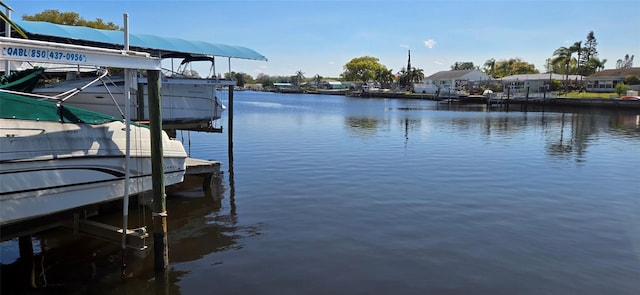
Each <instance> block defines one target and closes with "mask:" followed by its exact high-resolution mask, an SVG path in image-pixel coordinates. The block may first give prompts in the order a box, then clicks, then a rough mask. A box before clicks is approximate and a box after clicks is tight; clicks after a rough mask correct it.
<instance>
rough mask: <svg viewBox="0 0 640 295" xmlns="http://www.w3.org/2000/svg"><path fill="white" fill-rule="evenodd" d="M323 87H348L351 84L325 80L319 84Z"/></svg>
mask: <svg viewBox="0 0 640 295" xmlns="http://www.w3.org/2000/svg"><path fill="white" fill-rule="evenodd" d="M318 86H319V87H320V88H322V89H348V88H349V84H343V83H342V82H340V81H335V80H324V81H322V82H320V83H319V85H318Z"/></svg>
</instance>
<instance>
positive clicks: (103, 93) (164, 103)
mask: <svg viewBox="0 0 640 295" xmlns="http://www.w3.org/2000/svg"><path fill="white" fill-rule="evenodd" d="M89 81H91V79H78V80H69V81H63V82H60V83H56V84H53V85H49V86H47V87H41V88H36V89H34V90H33V93H36V94H42V95H48V96H54V95H58V94H60V93H63V92H65V91H67V90H69V89H74V88H79V87H82V86H83V85H85V84H86V83H88V82H89ZM138 82H140V84H141V85H144V87H145V88H146V86H147V80H146V78H139V79H138ZM161 85H162V86H161V114H162V121H163V122H164V123H185V122H206V123H210V122H213V121H215V120H218V119H220V118H221V117H222V112H223V110H224V106H223V104H222V103H221V102H220V101H219V100H218V98H217V91H216V86H217V84H215V83H213V80H205V79H186V78H167V77H163V78H162V81H161ZM106 86H107V87H108V89H107V87H105V85H103V84H102V83H96V84H95V85H92V86H90V87H87V88H86V89H84V90H82V91H80V92H78V93H77V94H75V95H73V96H71V97H69V98H68V99H67V100H65V101H64V103H63V105H68V106H74V107H78V108H82V109H86V110H91V111H94V112H99V113H103V114H108V115H111V116H114V117H118V118H121V117H122V114H124V112H125V109H124V106H125V96H124V94H123V93H124V92H123V91H122V89H123V88H124V77H111V78H110V81H109V82H108V83H106ZM143 92H144V91H143ZM110 93H111V94H110ZM144 93H145V95H144V100H143V101H138V98H137V97H136V94H135V93H134V94H132V95H131V109H130V110H131V116H132V117H131V118H132V120H137V121H146V120H149V108H148V105H149V102H148V99H149V98H148V95H146V92H144ZM112 95H113V98H112ZM114 99H115V101H116V103H117V106H116V103H114ZM121 111H122V113H121Z"/></svg>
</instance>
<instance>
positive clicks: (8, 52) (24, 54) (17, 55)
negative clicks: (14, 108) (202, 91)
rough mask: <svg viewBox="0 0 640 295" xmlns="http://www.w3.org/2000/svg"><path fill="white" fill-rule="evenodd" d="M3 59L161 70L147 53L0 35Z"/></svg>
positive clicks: (155, 60) (0, 53) (0, 50)
mask: <svg viewBox="0 0 640 295" xmlns="http://www.w3.org/2000/svg"><path fill="white" fill-rule="evenodd" d="M0 59H2V60H11V61H27V62H45V63H60V64H73V65H85V66H107V67H116V68H126V69H143V70H160V69H161V64H160V59H158V58H153V57H151V56H150V55H149V54H148V53H142V52H136V51H130V50H115V49H105V48H97V47H87V46H78V45H69V44H60V43H52V42H43V41H36V40H25V39H15V38H7V37H0Z"/></svg>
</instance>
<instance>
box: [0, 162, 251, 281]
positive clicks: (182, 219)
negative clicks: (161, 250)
mask: <svg viewBox="0 0 640 295" xmlns="http://www.w3.org/2000/svg"><path fill="white" fill-rule="evenodd" d="M229 176H230V177H232V176H233V173H232V171H230V173H229ZM224 180H225V179H224V176H223V175H221V176H220V177H218V178H214V179H213V180H212V184H213V187H212V190H211V191H210V192H207V193H205V192H204V191H202V190H200V191H199V193H198V191H197V190H188V189H185V190H183V191H180V192H174V193H176V194H174V195H171V196H170V197H168V199H167V210H168V212H169V215H168V218H167V227H168V234H167V236H168V245H169V261H170V265H169V270H168V272H167V278H166V279H167V282H168V284H166V285H161V286H157V285H156V284H154V283H153V282H154V278H155V277H154V271H153V269H154V267H153V264H154V259H153V256H154V255H153V247H152V240H151V239H152V238H151V237H150V238H148V239H147V242H146V244H147V245H149V246H150V247H149V248H148V249H147V250H144V251H138V250H129V249H128V250H127V251H126V252H125V253H124V257H125V262H126V268H125V269H124V273H125V275H126V278H123V277H122V273H123V272H122V270H123V269H122V255H123V252H122V251H121V249H120V246H119V245H118V244H114V243H108V242H104V241H101V240H98V239H95V238H89V237H85V236H78V235H74V234H73V233H72V232H70V231H66V230H61V229H55V230H51V231H47V232H43V233H40V234H38V235H35V236H33V244H34V245H35V251H34V252H35V255H34V256H33V257H32V258H22V257H21V258H18V259H16V260H15V261H13V262H12V263H7V264H2V265H0V266H1V268H2V269H1V270H2V292H1V293H2V294H21V293H23V292H27V291H28V292H29V293H35V294H38V293H42V294H45V293H46V294H69V293H90V294H124V293H138V292H140V293H141V294H148V293H149V290H153V288H159V289H156V291H159V293H160V294H179V287H178V285H177V282H179V281H180V280H181V277H183V276H185V275H188V274H189V272H188V271H186V272H185V271H179V270H175V269H173V268H172V267H171V265H172V264H175V263H188V262H191V261H196V260H199V259H202V257H204V256H206V255H209V254H211V253H215V252H221V251H230V250H238V249H242V248H243V244H242V243H241V242H240V240H241V239H243V238H250V237H254V236H257V235H259V234H260V232H259V228H258V227H257V226H239V225H238V218H237V215H236V214H237V208H236V204H235V196H234V195H233V194H234V192H235V188H234V187H233V185H234V184H233V180H232V178H230V179H228V184H229V187H228V189H229V190H228V191H229V192H230V195H229V199H228V201H229V202H227V203H225V202H223V200H224V199H225V195H224V194H225V192H226V191H227V190H226V189H225V188H224V186H223V183H224ZM150 213H151V210H149V209H147V208H145V207H144V206H143V207H138V208H132V210H130V216H131V220H136V221H135V222H131V224H132V225H133V226H138V225H145V224H146V225H147V226H148V227H153V222H152V220H151V216H150V215H151V214H150ZM121 218H122V217H121V216H120V215H119V212H118V211H117V210H116V212H114V213H112V214H105V215H101V216H99V217H98V218H96V219H95V220H97V221H100V222H103V223H106V224H112V225H116V226H117V224H118V223H119V222H121ZM148 232H153V230H152V229H148ZM5 247H12V248H13V250H15V251H17V242H16V241H10V242H7V243H4V244H3V253H6V252H7V250H6V249H4V248H5ZM219 263H221V262H219Z"/></svg>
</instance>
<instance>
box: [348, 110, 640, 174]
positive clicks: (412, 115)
mask: <svg viewBox="0 0 640 295" xmlns="http://www.w3.org/2000/svg"><path fill="white" fill-rule="evenodd" d="M496 110H500V112H495V111H496ZM523 110H526V111H523ZM387 111H388V112H390V114H386V115H385V117H375V116H362V115H352V116H347V117H345V125H346V126H347V127H348V129H349V130H350V131H352V132H354V134H357V135H359V136H372V135H374V134H376V133H377V132H378V131H382V130H383V129H384V130H385V131H387V130H386V129H389V128H390V126H391V125H393V124H400V125H401V126H402V127H401V128H402V130H403V131H404V145H405V147H407V146H408V145H409V137H411V136H412V133H415V132H417V131H418V130H419V127H420V126H423V125H427V126H430V127H432V128H439V129H441V130H446V131H448V132H451V133H452V134H457V135H461V136H465V135H471V134H473V133H476V134H482V135H483V136H484V138H485V140H486V141H487V142H490V141H494V140H496V139H501V140H504V141H509V140H515V139H516V138H518V137H522V136H524V135H525V134H527V133H537V132H542V133H543V134H544V137H545V141H546V144H545V153H546V155H547V156H548V157H549V158H556V159H563V160H567V159H573V160H574V161H575V162H577V163H581V162H583V161H585V158H586V157H585V156H586V153H587V152H588V150H589V147H590V143H591V142H592V141H594V140H596V139H597V138H598V136H599V135H600V134H602V133H615V134H618V135H621V136H623V137H624V138H637V137H638V135H639V134H640V115H639V114H637V111H634V110H629V111H617V110H616V111H613V110H612V111H607V110H588V109H587V110H580V109H578V110H576V109H571V110H567V109H558V108H556V109H550V108H549V107H546V109H545V106H527V105H516V106H509V107H503V108H500V109H497V108H493V109H492V108H491V107H487V106H486V105H465V104H457V103H435V104H432V105H403V106H399V107H387ZM443 111H444V113H443ZM460 112H465V113H464V114H462V113H460ZM468 112H473V113H475V114H472V115H470V114H469V113H468Z"/></svg>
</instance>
